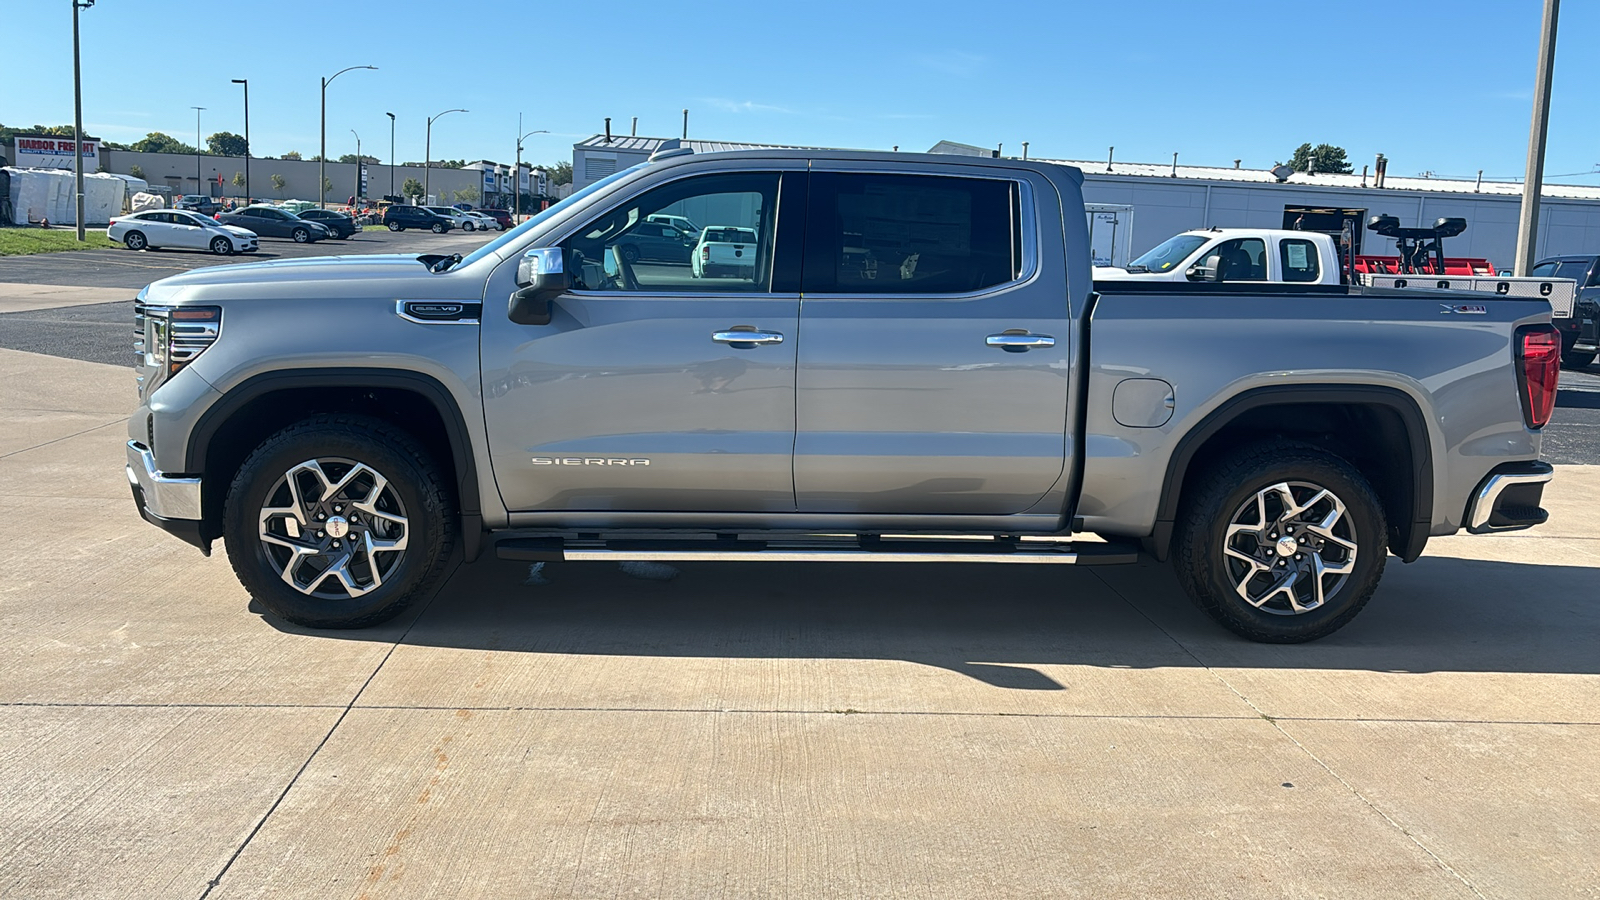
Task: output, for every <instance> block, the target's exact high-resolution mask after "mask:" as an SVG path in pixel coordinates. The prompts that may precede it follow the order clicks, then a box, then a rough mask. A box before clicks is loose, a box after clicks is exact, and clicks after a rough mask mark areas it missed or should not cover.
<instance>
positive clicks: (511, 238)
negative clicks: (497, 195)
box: [460, 162, 650, 265]
mask: <svg viewBox="0 0 1600 900" xmlns="http://www.w3.org/2000/svg"><path fill="white" fill-rule="evenodd" d="M648 165H650V163H648V162H642V163H639V164H638V165H634V166H629V167H628V168H626V169H623V170H622V171H620V172H614V173H612V174H610V175H607V176H606V177H604V178H602V179H600V180H599V181H596V182H595V183H594V184H591V185H589V186H588V187H586V188H584V189H583V190H581V191H577V192H575V193H573V195H572V196H570V197H568V198H567V199H565V200H562V201H561V202H560V203H555V204H552V205H551V206H548V207H546V208H545V210H544V211H543V212H541V213H539V214H537V215H535V216H533V217H532V218H530V219H529V220H528V221H526V222H523V223H522V224H521V225H518V226H517V227H515V228H513V229H511V230H510V231H507V232H506V233H505V234H502V235H500V236H499V237H497V238H495V239H494V240H492V241H490V242H489V243H487V244H484V245H483V246H482V247H479V248H478V249H476V250H474V251H472V253H470V254H468V256H467V257H466V258H465V259H463V260H462V261H461V263H460V265H471V264H473V263H475V262H477V261H478V260H480V259H483V258H484V257H485V256H488V255H490V254H492V253H498V252H499V251H500V249H501V248H502V247H504V246H506V245H507V244H511V243H516V242H517V240H518V239H520V238H521V237H522V236H523V235H525V234H527V233H528V232H529V231H530V230H532V229H534V228H538V227H539V225H540V224H542V223H543V222H544V221H545V220H546V219H548V218H549V217H550V214H551V212H552V211H554V210H557V209H560V210H562V211H563V212H565V211H566V210H568V209H571V207H569V206H566V205H565V204H568V203H571V202H572V201H574V200H582V199H583V198H585V197H588V196H590V195H592V194H597V193H599V192H600V191H602V190H605V189H606V188H608V187H610V186H611V185H613V184H616V183H617V182H618V181H621V180H622V179H624V178H627V177H628V176H630V175H632V174H633V173H635V172H637V171H639V170H640V169H643V168H644V167H645V166H648Z"/></svg>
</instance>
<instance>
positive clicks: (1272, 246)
mask: <svg viewBox="0 0 1600 900" xmlns="http://www.w3.org/2000/svg"><path fill="white" fill-rule="evenodd" d="M1094 280H1095V281H1180V282H1190V281H1211V282H1226V281H1255V282H1263V281H1266V282H1287V283H1291V284H1335V285H1336V284H1339V253H1338V248H1337V247H1335V245H1334V242H1333V238H1332V237H1330V236H1329V235H1326V234H1322V233H1319V232H1315V231H1272V230H1268V229H1261V228H1207V229H1196V230H1194V231H1185V232H1182V233H1180V234H1176V235H1173V236H1172V237H1170V238H1168V239H1167V240H1165V241H1163V242H1161V244H1160V245H1159V246H1157V247H1156V248H1155V249H1154V250H1151V251H1150V252H1148V253H1146V254H1144V255H1143V256H1141V257H1139V258H1138V259H1136V260H1134V261H1133V262H1131V263H1129V264H1128V265H1127V267H1126V268H1124V267H1122V266H1095V268H1094Z"/></svg>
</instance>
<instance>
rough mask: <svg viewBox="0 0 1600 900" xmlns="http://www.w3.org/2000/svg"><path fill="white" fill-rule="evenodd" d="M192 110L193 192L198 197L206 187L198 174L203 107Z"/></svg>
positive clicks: (194, 107)
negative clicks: (201, 112)
mask: <svg viewBox="0 0 1600 900" xmlns="http://www.w3.org/2000/svg"><path fill="white" fill-rule="evenodd" d="M189 108H190V109H192V110H194V192H195V195H196V196H199V194H200V189H201V188H203V187H205V186H206V180H205V178H204V177H202V176H201V174H200V111H201V110H203V109H205V107H204V106H191V107H189Z"/></svg>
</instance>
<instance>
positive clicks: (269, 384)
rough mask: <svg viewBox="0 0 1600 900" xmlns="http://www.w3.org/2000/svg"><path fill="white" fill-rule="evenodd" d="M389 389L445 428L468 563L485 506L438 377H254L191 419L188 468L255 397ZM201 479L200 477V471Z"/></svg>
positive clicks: (308, 373) (319, 371) (452, 402)
mask: <svg viewBox="0 0 1600 900" xmlns="http://www.w3.org/2000/svg"><path fill="white" fill-rule="evenodd" d="M312 387H329V388H340V389H348V388H388V389H396V390H406V391H411V392H413V393H416V394H418V395H420V396H421V397H422V398H423V399H425V400H427V401H428V403H429V404H430V405H432V406H433V408H434V411H435V412H437V413H438V414H439V420H440V421H441V422H443V423H444V430H445V440H446V441H447V442H448V444H449V447H450V454H451V456H452V457H453V458H454V460H455V472H454V475H455V486H456V500H457V503H458V504H459V506H460V519H461V542H462V548H463V550H464V551H465V556H466V560H467V561H468V562H471V561H472V560H473V559H475V558H476V557H477V555H478V554H479V553H480V552H481V550H482V544H483V537H482V536H483V507H482V502H481V499H480V497H479V494H478V465H477V458H476V456H475V455H474V453H473V446H472V436H471V433H470V432H469V431H467V420H466V417H465V416H463V415H462V413H461V406H460V404H459V403H457V402H456V398H455V395H453V394H451V393H450V390H449V389H448V388H446V387H445V386H444V384H443V383H442V382H440V381H439V380H438V379H437V378H434V377H433V376H432V375H426V374H424V373H421V372H412V371H409V370H406V369H384V368H367V367H359V366H353V367H349V368H345V367H338V366H331V367H318V368H306V369H279V370H275V371H271V372H262V373H260V374H258V375H252V376H250V377H249V378H246V379H245V380H244V381H241V382H239V383H238V384H237V385H235V386H233V387H232V388H230V389H229V390H228V391H227V392H226V393H224V394H223V395H222V398H221V399H219V400H218V401H217V402H215V403H213V404H211V406H210V407H208V408H207V409H206V411H205V412H203V413H201V414H200V417H199V418H198V419H196V420H195V425H194V428H192V429H191V430H190V431H189V440H188V444H187V449H186V457H185V458H186V459H187V460H188V468H191V469H196V470H197V471H199V470H200V467H199V466H197V465H196V464H197V462H199V461H200V460H203V459H205V456H206V452H207V448H209V447H210V445H211V441H212V439H213V438H215V437H216V434H217V432H218V431H220V430H221V429H222V427H223V426H224V425H226V424H227V423H228V422H229V421H231V420H232V418H233V416H234V415H235V414H236V413H238V412H239V411H240V410H242V409H244V408H245V407H246V406H247V405H249V403H250V402H251V401H253V400H255V399H257V398H259V397H262V396H265V395H267V394H270V393H273V392H275V391H282V390H294V389H297V388H312ZM202 474H203V472H202Z"/></svg>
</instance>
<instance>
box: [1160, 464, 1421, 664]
mask: <svg viewBox="0 0 1600 900" xmlns="http://www.w3.org/2000/svg"><path fill="white" fill-rule="evenodd" d="M1279 484H1288V485H1290V486H1291V496H1292V497H1293V498H1294V499H1295V500H1296V502H1297V503H1298V502H1304V501H1305V500H1306V499H1309V498H1311V497H1314V496H1317V493H1316V492H1317V491H1319V490H1325V491H1328V492H1330V493H1331V494H1332V495H1333V497H1335V498H1337V500H1338V501H1339V502H1342V503H1343V505H1344V514H1343V515H1341V516H1339V517H1338V518H1337V520H1336V521H1335V522H1334V525H1333V526H1332V528H1331V529H1330V532H1331V534H1332V535H1334V536H1335V537H1336V538H1337V540H1327V539H1325V538H1324V537H1322V534H1323V533H1324V532H1322V531H1320V530H1319V531H1315V532H1307V531H1306V530H1305V529H1304V527H1303V520H1302V519H1300V518H1298V517H1288V518H1284V517H1280V516H1279V515H1277V514H1276V513H1275V512H1274V509H1275V508H1276V509H1279V510H1282V509H1285V508H1287V506H1288V504H1287V503H1284V502H1283V501H1282V495H1281V494H1278V493H1276V492H1273V491H1272V488H1273V487H1274V486H1276V485H1279ZM1258 493H1259V494H1263V495H1267V498H1268V499H1267V500H1264V501H1263V503H1264V504H1273V503H1275V504H1278V505H1277V506H1276V507H1274V506H1273V505H1263V506H1261V507H1259V508H1258V507H1257V506H1256V500H1255V498H1256V496H1257V494H1258ZM1272 497H1277V498H1278V499H1277V500H1271V498H1272ZM1322 504H1323V505H1320V506H1315V507H1312V508H1311V509H1310V510H1308V513H1309V516H1310V518H1313V519H1315V518H1323V519H1324V520H1326V514H1327V513H1329V512H1331V511H1332V509H1333V507H1332V505H1331V502H1330V501H1328V500H1326V499H1324V500H1323V501H1322ZM1261 509H1265V510H1266V511H1267V513H1268V515H1267V516H1266V520H1267V521H1271V522H1275V523H1276V524H1275V525H1272V526H1270V527H1267V528H1263V529H1262V530H1264V531H1266V533H1267V535H1268V536H1270V537H1272V538H1276V539H1277V540H1276V541H1275V542H1268V541H1266V540H1263V541H1261V542H1256V540H1255V537H1254V534H1253V533H1251V532H1243V533H1240V534H1236V535H1235V536H1234V537H1233V538H1232V541H1233V542H1234V543H1233V544H1232V545H1231V546H1232V547H1233V548H1234V550H1235V552H1239V551H1240V550H1241V549H1243V550H1244V551H1245V554H1246V555H1248V556H1252V557H1258V558H1260V559H1262V560H1270V561H1272V562H1271V566H1272V567H1270V568H1260V569H1258V568H1257V567H1255V566H1253V565H1252V564H1250V563H1247V562H1244V561H1242V558H1240V557H1236V556H1229V555H1228V554H1227V553H1226V552H1225V547H1227V546H1230V544H1229V537H1228V531H1229V526H1230V525H1231V524H1233V523H1234V522H1235V519H1240V520H1241V521H1240V524H1245V525H1251V524H1260V525H1265V524H1266V523H1265V522H1262V521H1260V520H1261V518H1262V517H1261V516H1260V512H1259V510H1261ZM1251 510H1256V511H1255V512H1251ZM1252 519H1254V520H1256V521H1250V520H1252ZM1280 528H1281V529H1283V530H1282V531H1279V530H1277V529H1280ZM1296 528H1299V529H1300V531H1301V534H1300V535H1299V536H1298V537H1297V538H1296V537H1294V536H1292V535H1291V534H1289V532H1292V531H1293V530H1295V529H1296ZM1349 529H1353V534H1352V533H1350V531H1349ZM1388 533H1389V532H1388V524H1387V522H1386V520H1385V517H1384V511H1383V505H1382V503H1381V501H1379V499H1378V495H1377V494H1376V493H1375V492H1374V491H1373V489H1372V486H1371V485H1370V484H1368V483H1367V480H1366V479H1365V478H1364V477H1362V475H1361V473H1360V472H1359V471H1357V470H1356V468H1355V467H1354V466H1352V465H1350V464H1349V463H1348V462H1346V461H1345V460H1343V459H1341V458H1339V457H1338V456H1335V455H1333V454H1331V453H1328V452H1326V451H1324V450H1320V449H1318V448H1316V447H1312V446H1309V445H1306V444H1295V443H1288V442H1272V443H1266V444H1256V445H1251V446H1248V447H1244V448H1241V449H1240V450H1238V451H1236V452H1234V453H1232V454H1231V455H1230V456H1229V457H1228V458H1227V459H1226V460H1224V461H1223V462H1221V463H1219V464H1217V465H1215V466H1213V467H1212V468H1211V469H1210V470H1209V471H1207V472H1205V473H1203V474H1202V475H1200V477H1199V478H1198V479H1197V480H1196V481H1195V482H1193V486H1192V487H1190V488H1188V489H1186V490H1185V492H1184V501H1183V505H1182V506H1181V508H1180V510H1179V514H1178V522H1177V529H1176V533H1175V534H1174V535H1173V544H1172V562H1173V567H1174V569H1175V570H1176V572H1177V575H1178V580H1179V582H1180V583H1181V584H1182V585H1183V588H1184V591H1185V592H1186V593H1188V595H1189V598H1190V599H1191V600H1193V601H1194V603H1195V605H1196V606H1198V607H1200V609H1201V610H1203V611H1204V612H1205V613H1206V614H1207V615H1209V616H1211V618H1213V619H1215V620H1216V621H1217V622H1218V624H1220V625H1222V626H1223V627H1224V628H1227V629H1228V630H1229V631H1232V632H1234V633H1235V634H1238V635H1240V636H1241V637H1245V638H1248V639H1250V640H1252V641H1259V642H1262V643H1273V644H1293V643H1301V642H1304V641H1314V640H1316V639H1318V638H1321V637H1326V636H1327V635H1330V634H1332V633H1333V632H1335V631H1338V630H1339V629H1340V628H1343V627H1344V626H1345V625H1346V624H1348V623H1349V622H1350V620H1351V619H1353V618H1355V617H1356V614H1357V613H1359V612H1361V609H1362V608H1363V607H1365V606H1366V605H1367V601H1368V600H1370V599H1372V592H1373V590H1374V589H1376V588H1377V586H1378V580H1379V579H1380V578H1382V577H1383V567H1384V562H1385V560H1386V555H1387V551H1388V546H1389V539H1388ZM1297 541H1298V543H1299V544H1307V543H1308V542H1309V544H1310V545H1309V546H1296V543H1297ZM1346 541H1348V543H1349V544H1353V545H1354V548H1355V549H1354V553H1353V558H1349V556H1348V554H1349V553H1350V551H1348V550H1345V549H1344V547H1343V546H1342V545H1343V544H1345V542H1346ZM1300 551H1305V552H1304V553H1301V552H1300ZM1313 559H1318V560H1321V561H1322V562H1323V563H1324V564H1327V563H1329V562H1330V561H1332V563H1333V567H1334V568H1338V567H1340V566H1342V565H1346V564H1348V565H1349V567H1350V571H1349V572H1348V573H1346V574H1343V575H1342V576H1341V575H1339V574H1331V573H1330V574H1324V575H1321V576H1319V577H1317V578H1316V581H1319V582H1321V584H1322V586H1323V587H1324V589H1325V590H1327V591H1329V593H1327V594H1326V596H1325V598H1323V599H1322V600H1321V601H1320V603H1319V604H1313V602H1312V601H1315V600H1317V597H1316V594H1315V593H1313V592H1315V591H1316V590H1317V588H1316V585H1315V583H1314V582H1313V580H1312V577H1311V576H1309V575H1303V577H1297V579H1296V580H1295V581H1294V582H1291V583H1290V584H1289V585H1288V586H1286V587H1284V588H1280V589H1279V590H1278V591H1276V592H1274V591H1272V590H1271V588H1273V587H1274V586H1275V585H1276V584H1277V582H1278V581H1279V580H1282V579H1283V575H1284V574H1288V573H1289V572H1291V571H1292V570H1293V569H1295V568H1298V567H1301V566H1305V567H1309V566H1311V565H1313ZM1277 567H1282V568H1283V572H1282V573H1279V574H1276V575H1275V574H1274V573H1277V572H1278V568H1277ZM1329 578H1332V579H1333V582H1332V583H1331V584H1330V583H1329V581H1328V579H1329ZM1261 579H1264V581H1262V580H1261ZM1241 588H1242V589H1243V590H1244V591H1245V592H1246V593H1256V594H1258V595H1260V596H1261V597H1262V601H1263V602H1261V603H1260V605H1259V606H1257V605H1255V604H1252V603H1251V602H1250V601H1249V600H1246V599H1245V598H1244V597H1243V596H1241V595H1240V593H1239V590H1240V589H1241ZM1296 595H1299V597H1298V599H1296ZM1302 603H1304V604H1305V606H1306V608H1305V609H1303V610H1302V609H1301V608H1300V604H1302Z"/></svg>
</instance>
